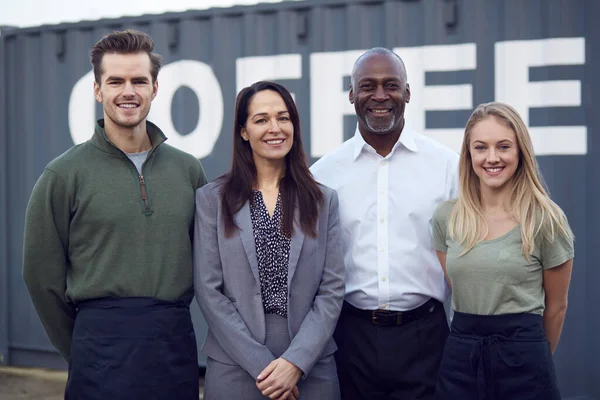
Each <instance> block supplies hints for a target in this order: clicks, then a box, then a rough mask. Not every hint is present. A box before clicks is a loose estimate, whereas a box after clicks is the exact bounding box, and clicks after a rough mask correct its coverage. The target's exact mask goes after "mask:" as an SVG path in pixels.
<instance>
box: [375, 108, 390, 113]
mask: <svg viewBox="0 0 600 400" xmlns="http://www.w3.org/2000/svg"><path fill="white" fill-rule="evenodd" d="M389 111H390V110H375V109H373V110H371V112H372V113H373V114H385V113H387V112H389Z"/></svg>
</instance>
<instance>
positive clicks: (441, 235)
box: [431, 201, 452, 253]
mask: <svg viewBox="0 0 600 400" xmlns="http://www.w3.org/2000/svg"><path fill="white" fill-rule="evenodd" d="M450 211H452V203H450V202H448V201H447V202H444V203H441V204H439V205H438V206H437V208H436V209H435V211H434V213H433V217H432V219H431V234H432V236H433V248H434V249H436V250H437V251H441V252H442V253H446V252H447V251H448V245H447V244H446V237H447V233H448V217H449V216H450Z"/></svg>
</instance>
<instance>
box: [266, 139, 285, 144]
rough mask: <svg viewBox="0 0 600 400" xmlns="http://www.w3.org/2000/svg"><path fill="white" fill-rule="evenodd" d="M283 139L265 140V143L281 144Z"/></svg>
mask: <svg viewBox="0 0 600 400" xmlns="http://www.w3.org/2000/svg"><path fill="white" fill-rule="evenodd" d="M281 143H283V139H275V140H267V144H281Z"/></svg>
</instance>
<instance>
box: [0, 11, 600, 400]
mask: <svg viewBox="0 0 600 400" xmlns="http://www.w3.org/2000/svg"><path fill="white" fill-rule="evenodd" d="M594 15H600V5H599V4H598V2H595V1H593V0H530V1H526V2H525V1H521V0H504V1H497V0H461V1H452V0H420V1H418V0H417V1H401V0H381V1H367V0H365V1H352V0H347V1H343V0H337V1H325V0H323V1H309V2H289V3H282V4H269V5H257V6H253V7H235V8H231V9H215V10H208V11H197V12H195V11H190V12H186V13H180V14H164V15H160V16H142V17H139V18H124V19H118V20H101V21H95V22H82V23H79V24H66V25H60V26H49V27H40V28H28V29H23V30H18V31H15V32H9V33H8V34H6V35H4V36H3V44H2V45H3V46H4V49H3V52H2V53H0V57H4V58H3V60H2V63H0V68H1V69H2V70H0V71H3V74H1V75H0V76H2V77H3V79H4V81H3V82H4V88H5V90H3V92H4V97H0V106H1V107H0V113H5V115H6V119H5V118H0V121H5V122H3V124H4V125H0V144H4V146H3V148H4V149H6V157H5V158H3V159H4V160H5V161H4V163H5V165H6V168H5V171H6V173H7V175H6V176H7V177H8V179H6V182H4V186H3V187H6V192H5V193H7V194H8V195H5V197H1V196H0V219H1V218H3V216H2V215H4V218H6V221H5V222H6V223H5V224H0V226H6V227H7V231H5V232H1V233H0V235H3V236H0V237H5V238H6V240H5V242H4V243H6V244H5V246H6V252H3V254H7V256H5V257H4V258H0V285H1V284H2V283H1V282H2V280H1V278H3V277H5V276H6V277H7V279H8V283H9V288H10V290H9V291H8V293H9V297H10V298H9V307H8V311H7V312H4V314H7V315H8V330H7V332H5V333H4V332H3V331H2V329H4V328H2V327H1V325H0V351H2V347H1V346H2V343H3V342H2V340H3V338H4V340H5V341H6V342H7V343H8V347H10V349H11V350H10V361H11V363H13V364H17V365H20V364H27V365H39V364H41V363H50V364H53V365H61V363H60V361H57V360H59V358H58V356H56V353H55V352H54V351H53V349H52V347H51V346H50V344H49V342H48V340H47V338H46V335H45V333H44V331H43V329H42V327H41V324H40V322H39V321H38V319H37V316H36V314H35V311H34V309H33V307H32V305H31V303H30V300H29V297H28V295H27V291H26V289H25V287H24V285H23V282H22V279H21V274H20V268H21V262H22V254H21V253H22V239H23V219H24V214H25V208H26V205H27V201H28V199H29V196H30V193H31V189H32V187H33V185H34V184H35V181H36V179H37V178H38V176H39V175H40V173H41V172H42V170H43V168H44V166H45V165H46V164H47V163H48V162H49V161H50V160H51V159H52V158H54V157H56V156H58V155H59V154H61V153H62V152H63V151H65V150H66V149H68V148H69V147H70V146H72V145H73V144H74V143H81V142H82V141H84V140H86V139H88V138H89V137H90V136H91V134H92V128H93V124H94V120H95V119H96V118H99V117H100V116H101V109H100V107H99V106H98V105H97V104H96V103H95V101H94V98H93V93H92V83H93V77H92V74H91V68H90V66H89V61H88V55H87V54H88V51H89V48H90V47H91V46H92V45H93V44H94V43H95V42H96V41H97V40H98V39H99V38H100V37H101V36H102V35H103V34H106V33H109V32H111V31H113V30H115V29H122V28H136V29H140V30H143V31H146V32H148V33H149V34H150V35H152V37H153V38H154V40H155V42H156V51H157V52H158V53H160V54H161V55H162V56H163V57H164V59H165V66H164V68H163V70H162V71H161V73H160V75H159V94H158V96H157V98H156V100H155V101H154V103H153V105H152V110H151V114H150V116H149V119H150V120H151V121H153V122H155V123H157V124H158V125H159V126H160V127H161V128H162V129H163V130H164V131H165V132H166V134H167V136H168V137H169V143H170V144H172V145H175V146H177V147H180V148H182V149H183V150H185V151H188V152H190V153H192V154H194V155H195V156H197V157H198V158H200V159H201V160H202V162H203V164H204V167H205V169H206V171H207V173H208V175H209V177H210V178H215V177H217V176H219V175H220V174H222V173H223V172H225V171H226V170H227V168H228V166H229V163H230V154H231V143H232V138H231V135H232V128H233V118H232V114H233V106H234V100H235V95H236V93H237V92H238V91H239V90H240V89H241V88H242V87H244V86H246V85H248V84H249V83H252V82H254V81H257V80H260V79H272V80H277V81H279V82H281V83H283V84H284V85H285V86H286V87H288V88H289V89H290V90H291V91H292V92H293V93H294V97H295V100H296V102H297V104H298V107H299V109H300V117H301V121H302V135H303V140H304V143H305V146H306V150H307V153H308V154H309V155H310V159H311V162H313V161H315V160H317V159H318V158H319V157H321V156H322V155H323V154H325V153H327V152H328V151H330V150H331V149H333V148H335V147H336V146H337V145H338V144H340V143H341V142H342V141H343V140H345V139H347V138H349V137H350V136H351V135H353V134H354V130H355V126H356V118H355V116H354V111H353V108H352V106H351V105H350V104H349V103H348V101H347V95H348V93H347V90H348V85H349V74H350V72H351V68H352V64H353V62H354V61H355V59H356V57H357V56H358V55H359V54H361V52H362V51H363V50H365V49H368V48H371V47H374V46H383V47H388V48H392V49H394V50H395V51H396V52H397V53H398V54H399V55H400V56H401V57H402V58H403V59H404V61H405V63H406V67H407V71H408V76H409V83H410V85H411V92H412V98H411V102H410V104H409V105H408V107H407V110H406V114H407V123H409V124H411V125H413V126H414V127H415V128H416V129H418V130H419V131H421V132H423V133H425V134H427V135H430V136H432V137H434V138H436V139H438V140H440V141H441V142H443V143H444V144H446V145H448V146H450V147H452V148H454V149H456V150H458V149H459V147H460V144H461V141H462V134H463V128H464V124H465V122H466V120H467V118H468V116H469V114H470V112H471V110H472V109H473V108H474V107H475V106H476V105H477V104H479V103H482V102H488V101H493V100H500V101H506V102H508V103H510V104H512V105H513V106H515V107H516V108H517V109H518V111H519V112H520V113H521V115H522V116H523V118H524V119H525V120H526V122H527V123H528V125H529V127H530V129H531V134H532V137H533V141H534V146H535V149H536V153H537V155H538V156H539V157H538V160H539V163H540V166H541V168H542V172H543V174H544V178H545V180H546V182H547V184H548V186H549V188H550V191H551V194H552V196H553V198H554V199H555V201H556V202H557V203H558V204H559V205H560V206H561V207H562V208H563V209H564V211H565V212H566V214H567V216H568V218H569V221H570V223H571V225H572V228H573V229H574V231H575V235H576V237H577V241H576V262H575V268H574V271H573V278H572V284H571V291H570V298H569V311H568V314H567V319H566V322H565V328H564V333H563V337H562V340H561V343H560V346H559V348H558V350H557V352H556V354H555V363H556V369H557V374H558V376H559V380H560V384H561V388H562V392H563V395H564V396H565V398H576V397H577V396H580V398H581V399H586V398H587V399H600V381H599V380H598V379H597V378H598V377H599V376H600V363H598V358H599V357H600V344H599V343H598V341H597V339H596V338H597V336H598V332H600V313H598V312H596V311H595V308H594V307H593V306H592V305H593V304H595V302H594V300H596V299H595V297H594V294H595V292H596V287H595V284H596V283H597V282H600V269H599V268H598V267H597V262H596V260H595V258H594V257H593V256H594V255H595V254H593V253H592V249H593V248H594V246H595V245H596V246H597V244H598V239H597V238H598V237H600V212H599V211H598V208H597V206H596V205H597V204H600V186H599V184H598V183H599V182H600V167H599V166H598V163H597V160H598V159H599V156H600V139H599V138H598V131H599V129H600V120H599V118H600V117H598V113H597V112H595V110H594V109H593V105H594V104H600V98H598V97H599V94H598V91H597V90H596V91H594V90H593V88H595V87H599V84H600V82H598V77H597V74H596V73H595V72H596V71H598V70H600V59H599V56H598V54H599V53H600V28H599V27H598V24H597V23H595V21H594V20H593V19H592V18H593V17H592V16H594ZM7 99H10V101H8V100H7ZM0 116H1V114H0ZM2 140H4V141H5V142H6V143H2ZM2 173H4V172H2ZM0 177H1V178H0V179H5V178H4V176H3V175H0ZM2 182H3V181H0V183H2ZM3 209H4V210H5V211H4V214H2V210H3ZM0 222H2V221H1V220H0ZM3 260H4V261H3ZM2 263H5V264H6V266H3V264H2ZM2 268H4V270H3V269H2ZM6 269H8V271H5V270H6ZM1 289H2V288H1V287H0V290H1ZM1 293H3V291H2V292H0V296H2V294H1ZM1 299H2V297H0V300H1ZM193 313H194V321H195V324H196V327H197V334H198V338H199V343H201V339H202V337H203V335H204V332H205V330H206V325H205V323H204V321H203V320H202V318H201V315H200V313H199V311H198V309H197V307H195V306H194V308H193ZM4 314H3V311H2V307H0V318H3V317H4V318H7V317H6V316H4ZM1 321H3V320H2V319H0V323H1ZM3 335H4V336H3ZM53 357H56V358H55V359H54V361H52V360H53ZM200 362H201V364H203V363H204V358H202V357H201V359H200Z"/></svg>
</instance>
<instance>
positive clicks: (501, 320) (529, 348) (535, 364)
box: [436, 312, 560, 400]
mask: <svg viewBox="0 0 600 400" xmlns="http://www.w3.org/2000/svg"><path fill="white" fill-rule="evenodd" d="M436 399H438V400H454V399H461V400H483V399H485V400H512V399H518V400H560V394H559V391H558V384H557V380H556V374H555V372H554V364H553V362H552V354H551V353H550V345H549V343H548V340H547V339H546V334H545V331H544V322H543V318H542V316H541V315H534V314H504V315H473V314H463V313H458V312H457V313H454V318H453V319H452V332H451V333H450V337H449V338H448V341H447V343H446V348H445V350H444V356H443V359H442V363H441V365H440V371H439V376H438V384H437V391H436Z"/></svg>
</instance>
